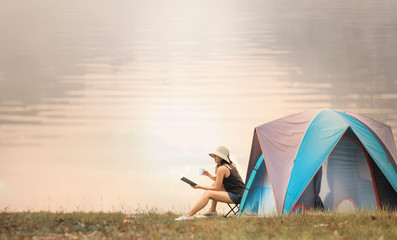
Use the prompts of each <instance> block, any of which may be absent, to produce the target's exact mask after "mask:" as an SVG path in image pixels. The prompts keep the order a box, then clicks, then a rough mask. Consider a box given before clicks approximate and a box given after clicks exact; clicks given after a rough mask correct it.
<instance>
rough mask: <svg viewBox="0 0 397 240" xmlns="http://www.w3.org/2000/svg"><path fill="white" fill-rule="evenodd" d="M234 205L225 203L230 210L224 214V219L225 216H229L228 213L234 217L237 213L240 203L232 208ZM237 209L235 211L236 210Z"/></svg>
mask: <svg viewBox="0 0 397 240" xmlns="http://www.w3.org/2000/svg"><path fill="white" fill-rule="evenodd" d="M233 204H234V203H231V204H230V203H227V205H228V206H229V208H230V211H229V212H228V213H226V214H225V216H224V217H225V218H227V216H229V214H230V213H232V212H233V213H234V215H236V214H237V213H238V209H239V207H240V203H237V204H234V206H232V205H233ZM236 208H237V209H236Z"/></svg>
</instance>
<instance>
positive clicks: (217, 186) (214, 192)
mask: <svg viewBox="0 0 397 240" xmlns="http://www.w3.org/2000/svg"><path fill="white" fill-rule="evenodd" d="M209 155H210V156H211V157H213V158H214V161H215V163H216V164H217V171H216V176H215V179H213V180H215V183H214V184H213V185H212V186H210V187H206V186H201V185H196V186H192V187H193V188H194V189H204V190H206V191H205V192H204V194H203V196H202V197H201V199H200V200H199V201H198V202H197V203H196V205H195V206H194V207H193V208H192V209H191V210H190V211H189V212H188V213H186V214H185V215H182V216H180V217H178V218H176V219H175V220H176V221H181V220H193V219H194V214H196V213H197V212H198V211H200V210H201V209H203V208H204V207H205V206H206V205H207V204H208V201H209V200H210V199H211V200H213V201H214V202H215V201H216V202H224V203H235V204H238V203H240V201H241V198H242V196H243V192H244V187H245V186H244V182H243V180H242V179H241V177H240V175H239V174H238V173H237V171H234V170H232V168H231V167H230V166H229V164H231V161H230V158H229V150H228V149H227V148H225V147H223V146H220V147H218V148H217V149H216V150H215V151H214V152H212V153H210V154H209ZM214 202H213V205H214ZM215 206H216V203H215ZM211 211H215V209H212V207H211V209H210V212H211Z"/></svg>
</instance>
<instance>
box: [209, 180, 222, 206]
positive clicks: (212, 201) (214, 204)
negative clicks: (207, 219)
mask: <svg viewBox="0 0 397 240" xmlns="http://www.w3.org/2000/svg"><path fill="white" fill-rule="evenodd" d="M214 184H215V183H214ZM214 184H212V185H214ZM221 191H225V192H226V190H225V187H224V186H223V185H222V189H221ZM217 204H218V201H216V200H211V208H210V211H211V212H216V205H217Z"/></svg>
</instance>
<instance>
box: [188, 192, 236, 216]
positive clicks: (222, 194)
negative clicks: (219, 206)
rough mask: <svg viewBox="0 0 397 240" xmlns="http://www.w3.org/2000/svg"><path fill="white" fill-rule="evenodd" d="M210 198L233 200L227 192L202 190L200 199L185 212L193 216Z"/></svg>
mask: <svg viewBox="0 0 397 240" xmlns="http://www.w3.org/2000/svg"><path fill="white" fill-rule="evenodd" d="M210 199H212V200H216V201H220V202H225V203H233V201H232V200H231V199H230V197H229V194H228V193H227V192H225V191H211V190H207V191H205V192H204V194H203V196H202V197H201V199H200V200H199V201H198V202H197V203H196V205H195V206H194V207H193V208H192V209H191V210H190V211H189V212H188V213H187V214H188V215H189V216H193V215H194V214H196V213H197V212H198V211H200V210H201V209H203V208H204V207H205V206H206V205H207V204H208V201H209V200H210Z"/></svg>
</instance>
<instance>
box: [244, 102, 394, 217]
mask: <svg viewBox="0 0 397 240" xmlns="http://www.w3.org/2000/svg"><path fill="white" fill-rule="evenodd" d="M295 117H296V118H299V119H297V120H296V121H294V120H293V119H294V118H295ZM308 118H311V120H310V119H308ZM358 118H360V120H359V119H358ZM286 119H287V120H283V119H280V120H275V121H272V122H270V123H269V125H267V124H263V125H261V126H260V128H261V129H260V130H261V131H258V132H257V135H258V136H257V135H256V134H255V135H254V138H257V140H258V141H257V140H255V141H253V145H254V144H256V145H258V146H253V147H252V149H255V152H256V153H255V156H258V153H257V151H258V149H259V148H260V149H261V151H262V155H261V156H260V157H259V158H257V159H253V158H252V156H254V155H253V154H252V153H251V159H250V163H249V166H251V167H250V168H249V169H248V172H247V179H249V180H248V182H247V185H246V186H247V189H246V191H245V193H244V195H243V199H242V203H241V205H240V215H241V213H245V212H248V211H251V212H254V213H255V211H259V210H258V209H255V206H258V204H257V203H254V202H255V201H258V199H265V198H266V197H265V196H264V194H270V193H269V191H270V192H272V194H273V196H274V198H275V202H276V205H277V213H278V214H279V215H281V214H289V213H290V212H291V210H292V209H293V208H294V206H295V204H296V203H297V201H298V199H299V198H300V196H301V195H302V193H303V192H304V191H305V189H306V187H307V186H308V184H309V182H310V181H311V180H312V179H313V177H314V176H315V174H316V173H317V171H318V170H319V169H320V168H321V166H322V164H323V163H324V161H325V160H326V159H327V158H328V156H329V155H330V153H331V152H332V151H333V149H334V148H335V146H336V145H337V144H338V142H339V141H340V140H341V138H342V137H343V136H344V134H345V133H346V132H347V131H348V130H349V132H353V134H355V136H356V138H358V140H359V141H360V142H361V143H362V145H363V146H364V148H365V150H366V151H367V152H368V154H369V155H370V156H371V158H372V159H373V161H374V162H375V163H376V165H377V166H378V167H379V169H380V171H381V173H382V174H383V175H384V176H385V179H387V181H388V182H389V183H390V185H391V188H392V189H394V191H396V192H397V172H396V170H395V163H396V162H397V161H396V159H394V156H396V152H397V150H396V147H395V144H394V140H393V139H391V137H390V136H392V133H391V129H390V127H388V126H387V125H384V124H382V123H379V122H376V121H375V120H372V119H369V118H365V117H361V116H359V115H355V117H353V116H352V115H351V114H348V113H345V112H342V111H336V110H332V109H323V110H320V111H318V112H316V113H315V114H313V113H310V114H295V115H291V116H288V117H286ZM308 120H309V122H308ZM363 120H364V122H362V121H363ZM278 121H280V123H278ZM365 122H367V123H369V124H370V125H371V126H372V127H373V128H375V130H373V129H370V128H369V127H368V125H366V124H365ZM293 124H295V126H296V128H297V130H296V131H293V129H294V127H295V126H292V127H291V125H293ZM299 124H300V125H299ZM302 127H304V128H306V131H305V132H302ZM283 129H284V132H283ZM285 129H287V132H286V131H285ZM380 129H381V130H382V131H380ZM384 129H386V130H385V131H383V130H384ZM269 131H270V132H269ZM288 131H291V134H294V135H289V132H288ZM375 132H377V134H376V133H375ZM277 133H282V134H281V137H283V138H284V139H285V140H288V141H286V142H283V140H282V139H275V140H272V139H271V138H269V136H272V138H275V137H277V136H278V134H277ZM263 134H265V136H266V137H263V136H262V135H263ZM300 134H303V135H302V136H303V138H302V137H300ZM286 136H288V137H289V138H286ZM292 136H293V137H294V138H292ZM382 139H384V141H385V143H384V142H382ZM285 140H284V141H285ZM289 140H291V141H289ZM296 141H300V142H299V143H298V145H296V144H297V142H296ZM275 143H277V145H275ZM279 143H280V144H279ZM259 145H260V147H259ZM293 146H297V147H293ZM274 147H277V150H276V151H273V150H271V148H274ZM284 147H285V150H286V151H296V152H290V153H282V148H284ZM269 148H270V149H269ZM269 151H270V152H272V154H271V155H269V154H268V153H269ZM265 153H266V156H267V157H268V158H266V156H265V159H264V155H265ZM279 153H280V154H281V153H282V154H284V155H282V156H281V155H280V157H281V160H283V159H282V158H283V156H295V159H292V162H291V160H288V161H284V160H283V161H282V162H279V163H278V167H277V169H280V167H282V166H283V165H282V164H284V165H285V169H286V170H287V171H288V172H285V173H284V174H283V175H282V177H284V178H285V177H287V179H281V178H280V177H279V176H280V175H279V176H278V179H277V178H276V181H273V182H272V188H268V189H266V191H265V189H261V190H258V189H256V188H257V186H256V185H258V181H260V180H261V179H262V178H261V177H258V176H264V175H263V174H264V172H265V170H266V171H269V176H270V177H271V176H274V177H276V176H277V172H274V171H275V168H273V167H272V168H267V166H266V164H271V165H272V166H274V161H279V159H280V157H277V154H279ZM280 164H281V165H280ZM253 166H255V167H254V169H255V170H253ZM257 171H258V172H259V171H260V174H259V173H257ZM272 171H273V172H272ZM257 174H259V175H257ZM272 180H273V179H272ZM262 181H263V180H262ZM286 181H287V182H286ZM279 182H282V183H279ZM287 183H288V185H287ZM278 184H284V186H287V187H286V189H285V187H280V185H278ZM379 184H380V183H377V185H379ZM374 185H375V184H374ZM255 189H256V190H255ZM274 189H278V190H282V189H285V190H283V191H285V192H284V193H281V194H280V192H277V194H275V192H274ZM385 189H386V188H385ZM387 189H389V188H387ZM393 194H396V193H393ZM393 194H392V195H393ZM393 196H394V195H393ZM280 197H281V198H280ZM280 202H281V203H283V204H282V205H281V204H280ZM277 203H278V204H277ZM255 204H256V205H255ZM396 207H397V206H396ZM280 209H281V211H279V210H280Z"/></svg>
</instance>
